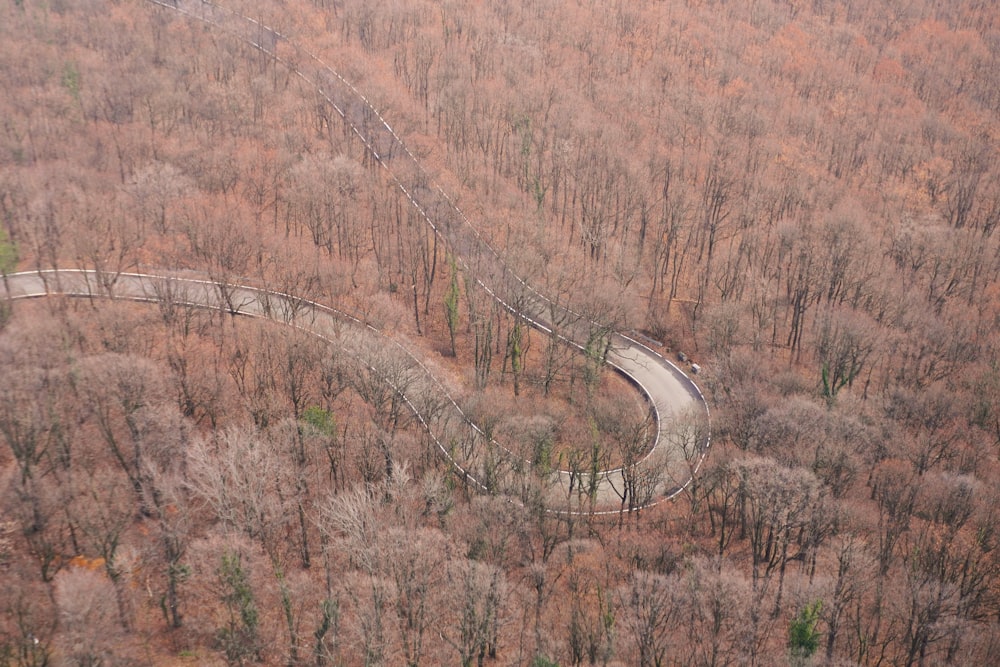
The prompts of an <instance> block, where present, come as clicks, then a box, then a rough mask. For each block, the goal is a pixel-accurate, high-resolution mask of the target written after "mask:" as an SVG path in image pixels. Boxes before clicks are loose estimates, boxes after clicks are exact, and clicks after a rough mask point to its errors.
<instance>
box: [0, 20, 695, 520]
mask: <svg viewBox="0 0 1000 667" xmlns="http://www.w3.org/2000/svg"><path fill="white" fill-rule="evenodd" d="M149 1H150V2H151V3H152V4H155V5H158V6H160V7H163V8H165V9H166V10H169V11H171V12H177V13H179V14H182V15H184V16H186V17H188V18H189V19H193V20H197V21H201V22H204V23H206V24H209V25H211V26H214V27H215V28H217V29H219V30H220V31H221V32H224V33H226V34H229V35H230V36H232V37H233V38H235V39H237V40H240V41H242V42H244V43H247V44H249V45H251V46H252V47H254V48H255V49H258V50H260V51H261V52H263V53H265V54H267V55H268V56H270V57H272V58H273V59H274V60H275V61H276V62H277V63H280V64H281V65H283V66H284V67H287V68H288V69H289V71H291V72H292V73H294V74H295V75H296V76H298V77H299V78H301V79H302V80H303V81H305V82H306V83H307V84H308V85H310V86H312V87H313V88H314V89H315V91H316V93H317V94H318V95H319V96H320V97H321V98H322V99H323V100H325V101H326V102H327V103H328V104H329V105H330V106H331V107H332V108H333V109H334V110H335V111H336V112H337V113H338V114H339V116H340V117H341V118H342V119H343V121H344V123H345V124H346V125H347V127H348V128H350V129H351V130H352V131H353V133H354V134H355V135H356V136H357V137H358V138H359V139H360V140H361V141H362V143H363V144H364V145H365V147H366V148H367V155H368V156H369V157H370V158H371V159H373V160H375V161H376V162H377V164H378V165H380V166H381V167H383V168H384V169H385V172H386V173H387V174H388V177H389V179H390V180H391V181H392V182H394V183H395V185H396V186H397V187H398V188H399V189H400V190H401V191H402V193H403V194H404V195H405V196H406V197H407V198H408V200H409V201H410V202H411V204H412V205H413V206H414V207H415V208H416V210H417V211H419V213H420V214H421V216H422V217H423V219H424V220H425V221H426V223H427V224H428V225H429V226H430V227H431V228H432V229H433V230H434V232H435V233H436V234H438V235H439V236H440V237H441V238H442V239H443V240H444V241H445V242H446V243H447V244H448V246H449V248H450V250H451V252H452V253H453V254H454V255H455V257H456V258H457V261H458V263H459V265H460V266H461V268H462V270H463V271H464V272H466V274H467V275H471V276H475V282H476V283H477V284H478V286H479V287H480V288H481V289H483V290H484V291H485V292H486V293H488V294H489V295H490V296H491V297H492V298H494V299H497V300H498V301H499V302H500V303H501V304H502V305H503V306H504V307H505V308H507V309H508V310H509V311H510V312H512V313H514V314H515V315H517V316H519V317H521V318H523V319H524V320H525V321H526V322H528V323H529V324H530V325H531V326H533V327H535V328H537V329H539V330H541V331H543V332H545V333H547V334H549V335H554V336H557V337H559V338H561V339H562V340H563V341H564V342H566V343H567V344H569V345H572V346H575V347H576V348H578V349H581V350H582V349H584V347H585V345H586V343H585V342H586V341H591V340H594V336H595V335H598V336H604V337H606V339H607V340H608V342H609V343H610V345H609V348H608V354H607V356H606V361H607V363H608V364H609V365H610V366H611V367H612V368H614V369H615V370H616V371H617V372H618V373H620V374H621V375H622V376H624V377H625V378H626V379H627V380H628V381H629V382H630V383H631V385H632V386H633V387H635V388H636V390H637V391H638V393H639V394H640V395H641V397H642V399H643V400H644V401H645V402H646V403H647V404H648V405H649V407H650V410H651V414H652V416H653V420H652V424H653V428H652V429H651V431H652V433H650V440H651V441H650V443H649V446H648V449H647V453H646V454H645V455H644V456H643V457H642V458H641V459H639V460H637V461H633V462H631V464H630V465H627V466H625V467H623V468H617V469H613V470H589V471H584V472H580V471H577V472H570V471H565V470H556V471H553V472H552V473H551V475H550V476H549V478H548V483H547V484H544V485H543V489H544V490H543V493H544V498H543V501H544V503H545V505H546V507H547V508H548V509H549V510H550V511H553V512H568V513H598V514H599V513H617V512H620V511H621V510H622V509H630V510H634V509H641V508H645V507H650V506H652V505H655V504H657V503H658V502H661V501H663V500H665V499H668V498H672V497H674V496H676V495H677V494H678V493H680V492H681V491H682V490H683V489H684V488H685V487H686V486H687V485H688V484H690V482H691V480H692V479H693V475H694V474H695V473H696V472H697V469H698V467H699V466H700V464H701V462H702V461H703V459H704V457H705V455H706V454H707V451H708V447H709V444H710V419H709V411H708V405H707V403H706V401H705V399H704V397H703V396H702V393H701V391H700V390H699V389H698V387H697V386H696V385H695V383H694V382H693V381H692V380H691V379H690V378H689V377H687V376H686V375H685V374H684V372H683V371H681V370H680V369H679V368H678V367H676V366H675V365H674V364H672V363H671V362H669V361H668V360H666V359H664V358H663V357H662V356H661V355H659V354H657V353H656V352H655V351H653V350H652V349H651V348H649V347H647V346H645V345H643V344H642V343H641V342H639V341H637V340H634V339H632V338H629V337H627V336H625V335H622V334H618V333H613V334H608V333H605V332H606V331H607V329H606V328H605V327H604V326H603V325H601V324H600V323H597V322H594V321H592V320H590V319H589V318H587V317H586V316H583V315H581V314H579V313H576V312H574V311H572V310H571V309H568V308H566V307H565V306H563V305H558V304H554V303H553V302H551V301H550V300H549V299H547V298H546V297H545V296H544V295H542V294H541V293H539V292H538V291H536V290H535V289H534V288H533V287H532V286H531V285H529V284H527V283H526V282H525V281H524V280H522V279H521V278H520V277H519V276H518V275H517V274H516V272H514V271H513V270H512V269H511V268H510V267H509V266H508V264H507V263H506V261H505V259H504V257H503V256H502V255H501V254H500V253H499V252H497V251H496V250H495V249H494V248H493V247H492V246H491V245H490V243H489V241H488V240H487V239H485V238H484V237H483V235H482V234H480V233H479V231H478V230H477V229H476V227H475V226H474V225H473V224H472V223H471V221H469V220H468V219H467V218H466V217H465V215H464V214H463V213H462V211H461V210H460V209H459V208H458V207H457V206H455V205H454V203H453V202H452V201H451V199H450V198H449V197H448V196H447V194H446V193H445V192H444V191H443V190H441V189H440V188H439V187H436V186H435V185H434V184H433V180H432V179H431V177H430V176H429V175H428V174H427V173H426V171H425V170H424V168H423V166H422V165H421V164H420V162H419V161H418V160H417V159H416V158H415V157H414V156H413V154H412V153H411V152H410V151H409V149H408V148H407V147H406V146H405V145H404V144H403V142H402V140H401V139H400V138H399V136H398V135H397V134H396V132H395V131H394V130H393V129H392V128H391V126H390V125H389V123H388V122H386V120H385V119H384V118H383V117H382V116H381V115H380V114H379V113H378V111H377V110H376V109H375V108H374V107H373V106H372V104H371V103H369V101H368V100H367V99H366V98H365V97H364V96H363V95H362V94H361V93H360V92H359V91H358V90H357V89H355V88H354V87H353V86H352V85H351V84H350V83H349V82H348V81H346V80H345V79H344V78H343V77H342V76H340V75H339V74H338V73H337V72H336V71H335V70H334V69H333V68H332V67H330V66H329V65H327V64H326V63H324V62H323V61H322V60H320V59H319V58H318V57H316V56H315V55H313V54H311V53H309V52H307V51H305V50H303V49H301V48H300V47H298V46H297V45H295V44H294V43H293V42H291V41H290V40H288V39H287V38H286V37H285V36H283V35H281V34H280V33H278V32H277V31H275V30H273V29H271V28H268V27H266V26H263V25H262V24H261V23H260V22H258V21H256V20H254V19H252V18H248V17H245V16H242V15H240V14H238V13H235V12H233V11H231V10H228V9H226V8H224V7H221V6H219V5H216V4H214V3H211V2H208V1H207V0H149ZM2 295H4V296H6V297H8V298H11V299H21V298H30V297H45V296H55V295H65V296H73V297H88V298H111V299H125V300H133V301H142V302H157V303H161V304H175V305H178V306H190V307H200V308H210V309H217V310H222V311H226V312H229V313H232V314H233V315H246V316H251V317H260V318H267V319H270V320H273V321H277V322H281V323H283V324H286V325H289V326H294V327H296V328H299V329H302V330H304V331H308V332H309V333H311V334H313V335H316V336H319V337H321V338H323V339H324V340H327V341H328V342H330V343H332V344H336V345H338V346H340V347H341V348H342V349H344V350H345V351H346V352H347V353H348V354H349V355H351V357H353V358H356V359H357V360H358V361H359V362H360V363H362V364H364V365H365V366H367V367H368V368H370V369H372V370H373V371H378V369H379V363H380V360H379V359H378V358H377V357H379V356H381V355H384V354H385V353H386V350H389V351H391V354H394V355H397V356H398V357H399V358H400V359H402V360H403V361H404V364H403V368H404V369H405V370H404V372H403V374H402V375H400V376H394V377H385V378H384V380H385V381H386V382H387V383H388V384H389V385H390V386H391V387H392V389H393V390H394V391H396V392H398V393H399V395H401V396H402V397H403V399H404V401H405V402H406V404H407V405H408V407H409V408H410V409H411V410H412V411H413V414H414V415H415V416H416V418H417V419H418V420H419V421H420V422H421V423H422V425H423V426H424V428H425V429H426V430H427V433H428V434H429V435H430V437H431V438H432V439H433V440H434V442H435V444H436V445H437V447H438V448H439V450H440V451H441V453H442V455H443V456H445V457H446V458H447V459H448V460H449V461H450V463H451V464H452V465H453V466H454V467H455V468H456V469H457V470H458V471H459V473H460V474H461V475H462V476H463V477H464V478H465V479H466V480H467V482H468V483H469V484H470V485H472V486H473V487H475V488H478V489H480V490H482V491H486V492H490V493H502V494H505V495H508V496H511V497H513V498H521V499H522V500H523V499H525V498H526V494H527V493H528V489H527V487H526V485H525V480H526V479H527V475H526V474H525V473H524V472H523V470H524V467H525V466H524V465H523V463H524V462H523V461H518V460H516V459H515V458H514V457H513V455H512V454H511V453H510V452H509V451H507V450H506V449H504V448H503V447H502V446H501V445H500V444H498V443H495V442H493V441H488V440H486V438H485V437H484V435H483V432H482V430H481V429H479V427H478V426H476V424H475V423H473V422H472V420H470V419H469V418H468V417H467V415H466V414H465V413H464V412H463V411H462V409H461V407H460V405H459V403H458V402H457V401H456V400H454V399H453V398H452V396H453V394H454V393H455V392H456V390H460V388H452V389H451V390H449V389H448V388H446V387H445V386H444V385H443V384H442V383H441V382H440V381H439V379H438V378H436V377H435V376H434V374H433V373H432V372H431V370H430V369H429V368H428V366H427V365H426V364H425V363H423V362H422V361H421V359H420V358H419V354H418V353H414V352H413V351H411V350H410V349H409V348H408V347H407V345H406V344H405V342H404V341H399V340H397V339H395V338H392V337H388V336H383V335H382V334H381V333H380V332H378V331H377V330H376V329H375V328H374V327H372V326H370V325H368V324H365V323H363V322H361V321H359V320H358V319H356V318H354V317H352V316H350V315H348V314H346V313H344V312H341V311H338V310H336V309H335V308H333V307H330V306H326V305H322V304H318V303H316V302H313V301H311V300H309V299H307V298H305V297H304V296H303V295H290V294H280V293H277V292H273V291H268V290H265V289H261V288H257V287H252V286H247V285H232V284H227V283H224V282H215V281H212V280H209V279H206V278H204V277H202V276H191V275H179V274H176V273H173V272H170V271H158V272H156V273H143V274H139V273H121V274H114V275H111V274H107V273H99V272H96V271H92V270H85V269H60V270H51V271H36V272H24V273H17V274H12V275H9V276H6V278H5V280H4V283H3V291H2ZM555 322H559V325H558V326H557V325H556V324H554V323H555ZM434 397H438V398H440V397H444V398H445V399H446V401H445V404H446V405H447V406H450V409H447V410H444V411H440V410H435V409H432V408H431V407H430V403H429V402H428V401H433V400H434ZM425 406H426V407H425ZM477 441H478V442H479V445H476V444H470V445H468V446H461V447H458V448H456V447H455V446H454V445H453V444H452V445H445V444H444V443H455V442H463V443H476V442H477ZM483 445H485V446H483ZM497 451H499V452H502V453H503V456H501V457H499V458H498V457H495V456H494V455H493V453H495V452H497ZM498 460H499V461H502V462H504V463H503V465H500V466H499V467H498V464H497V461H498Z"/></svg>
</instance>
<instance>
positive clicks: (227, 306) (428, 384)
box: [2, 269, 709, 513]
mask: <svg viewBox="0 0 1000 667" xmlns="http://www.w3.org/2000/svg"><path fill="white" fill-rule="evenodd" d="M3 287H4V289H3V290H2V294H3V296H4V297H6V298H9V299H23V298H32V297H48V296H58V295H64V296H73V297H86V298H101V299H123V300H130V301H141V302H153V303H160V304H172V305H174V306H181V307H200V308H209V309H214V310H220V311H223V312H228V313H231V314H233V315H245V316H250V317H259V318H265V319H269V320H272V321H275V322H279V323H283V324H285V325H288V326H293V327H296V328H299V329H301V330H303V331H307V332H309V333H311V334H313V335H316V336H318V337H320V338H322V339H324V340H326V341H328V342H330V343H331V344H335V345H338V346H339V347H341V348H343V349H344V350H345V351H346V352H347V353H348V354H349V355H350V356H351V357H352V358H355V359H358V360H359V361H360V362H361V363H364V364H366V365H369V366H370V364H369V363H368V361H367V357H368V355H372V354H377V353H380V352H384V350H385V349H387V348H389V349H393V348H394V349H395V350H396V354H401V355H403V356H405V357H408V361H409V364H408V370H407V377H405V378H403V381H405V387H396V386H393V389H395V390H398V391H399V392H400V393H401V394H402V395H403V398H404V399H405V400H406V403H407V405H408V406H409V407H410V409H411V410H412V411H413V412H414V414H415V415H416V417H417V419H418V420H419V421H420V422H421V424H422V425H423V426H424V428H426V429H427V432H428V433H429V434H430V436H431V437H432V439H433V440H434V442H435V444H437V446H438V448H439V450H440V451H441V453H442V455H444V456H445V458H446V459H448V461H449V462H450V463H451V464H452V465H454V466H455V468H456V469H457V470H458V471H459V473H460V474H461V475H462V476H464V477H465V478H466V480H467V482H468V483H470V484H471V485H472V486H474V487H476V488H478V489H479V490H482V491H501V492H504V493H507V494H509V495H513V496H515V497H516V496H517V495H519V493H518V489H517V484H519V483H520V481H521V479H520V478H523V477H524V475H525V474H524V473H520V474H519V475H513V474H511V475H509V479H510V480H512V481H511V482H510V483H509V484H507V485H505V486H504V487H503V488H497V487H492V488H488V485H486V484H485V483H484V482H483V481H481V480H482V479H483V478H484V475H483V473H482V464H481V458H482V454H483V452H479V454H477V455H476V456H471V457H468V458H463V457H460V456H458V455H457V454H456V453H455V452H454V451H453V450H451V449H448V448H446V447H445V446H444V445H443V444H442V443H446V442H450V441H452V440H453V439H454V435H455V431H454V429H455V428H456V423H462V422H464V427H465V428H471V429H472V430H474V431H477V432H478V433H480V434H481V433H482V432H481V431H480V430H479V429H478V427H476V426H475V424H473V423H472V422H471V421H469V419H468V418H467V417H466V415H465V414H464V413H463V412H462V411H461V408H460V407H459V405H458V403H457V402H456V401H455V400H454V399H452V397H451V394H450V393H449V392H448V390H447V389H445V387H444V386H443V385H442V384H441V383H440V382H439V381H438V380H437V379H436V378H435V377H434V376H433V375H432V374H431V372H430V371H429V370H428V369H427V367H426V366H425V365H424V364H422V363H421V362H420V360H419V359H417V358H416V356H415V355H414V354H413V353H412V352H410V351H409V350H408V349H407V348H406V347H405V346H404V345H402V344H401V343H399V342H398V341H396V340H395V339H391V338H389V337H387V336H382V335H380V334H379V333H378V331H377V330H376V329H374V328H373V327H371V326H369V325H366V324H364V323H362V322H361V321H359V320H357V319H355V318H353V317H352V316H350V315H347V314H346V313H343V312H340V311H338V310H336V309H334V308H330V307H326V306H323V305H321V304H317V303H315V302H313V301H310V300H308V299H305V298H301V297H297V296H294V295H286V294H280V293H277V292H272V291H268V290H264V289H259V288H255V287H248V286H243V285H231V284H227V283H220V282H215V281H211V280H206V279H203V278H194V277H189V276H181V275H170V274H169V273H166V272H165V273H162V274H155V275H154V274H135V273H122V274H118V275H110V274H100V273H98V272H96V271H91V270H79V269H60V270H52V271H35V272H24V273H16V274H12V275H10V276H7V277H6V280H5V281H4V282H3ZM608 363H609V364H610V365H611V366H612V367H613V368H615V370H616V371H617V372H619V373H621V374H622V375H623V376H624V377H626V378H627V379H628V380H629V381H630V382H631V384H632V385H633V386H634V387H635V388H636V389H637V391H638V392H639V394H640V395H641V396H642V398H643V400H645V401H646V402H647V403H648V404H649V406H650V407H651V410H652V412H653V415H654V418H655V419H654V420H653V424H655V428H656V432H655V433H653V434H651V436H652V443H651V446H650V449H649V451H648V453H646V454H645V456H644V457H643V458H642V460H640V461H638V462H636V463H635V464H634V465H633V466H629V467H628V468H625V469H621V468H619V469H615V470H602V471H594V472H592V473H590V474H588V473H583V474H572V473H570V472H568V471H562V470H558V471H554V472H553V473H552V474H551V475H550V477H549V479H548V480H547V481H548V483H547V484H545V485H543V486H544V493H545V503H546V507H547V508H548V509H549V510H551V511H554V512H571V513H615V512H618V511H620V510H621V509H623V508H631V509H637V508H641V507H649V506H651V505H654V504H656V503H657V502H660V501H662V500H664V499H666V498H670V497H673V496H674V495H676V494H677V493H679V492H680V491H681V490H682V489H683V488H684V487H685V486H686V485H687V484H688V483H690V481H691V478H692V475H693V474H694V472H695V471H696V470H697V467H698V465H699V464H700V463H701V460H702V459H703V458H704V456H705V453H706V452H707V448H708V443H709V440H708V430H707V427H708V411H707V406H706V404H705V401H704V398H703V397H702V395H701V392H700V391H699V390H698V388H697V386H695V384H694V383H693V382H692V381H691V380H690V379H689V378H688V377H687V376H685V375H684V373H683V372H681V371H680V370H679V369H678V368H677V367H675V366H674V365H673V364H671V363H670V362H668V361H667V360H665V359H663V357H661V356H660V355H658V354H656V353H655V352H653V351H652V350H651V349H649V348H648V347H646V346H644V345H642V344H641V343H639V342H637V341H634V340H631V339H629V338H627V337H624V336H616V337H615V342H614V345H613V347H612V349H611V351H610V352H609V354H608ZM386 381H387V382H389V384H390V385H391V384H392V383H393V380H390V379H386ZM395 381H397V382H399V381H400V379H399V378H396V380H395ZM431 393H437V394H438V395H439V396H441V395H443V396H444V397H445V398H446V399H447V401H448V403H450V405H451V406H452V407H453V411H452V412H451V414H450V417H449V416H447V415H446V416H445V417H431V418H425V416H424V414H425V413H424V411H422V410H421V402H422V400H423V399H424V398H426V397H427V395H428V394H431ZM456 416H457V417H458V419H456ZM449 429H451V430H449ZM488 446H489V447H492V448H494V451H496V450H500V451H503V452H506V450H504V449H503V448H502V447H501V446H500V445H499V444H497V443H490V444H489V445H488ZM506 454H507V456H508V458H509V457H510V454H509V452H506ZM517 467H518V466H516V465H512V466H511V469H512V470H514V469H516V468H517ZM595 473H596V474H595ZM626 489H632V493H634V494H636V495H635V497H634V498H632V499H631V500H630V499H628V498H625V499H623V498H622V495H623V494H624V493H625V491H626Z"/></svg>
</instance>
